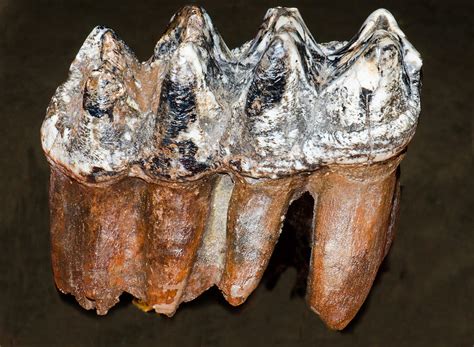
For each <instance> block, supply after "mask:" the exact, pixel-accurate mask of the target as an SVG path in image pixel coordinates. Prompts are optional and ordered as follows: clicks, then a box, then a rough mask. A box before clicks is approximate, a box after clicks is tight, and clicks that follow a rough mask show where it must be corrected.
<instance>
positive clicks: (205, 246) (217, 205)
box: [182, 175, 234, 301]
mask: <svg viewBox="0 0 474 347" xmlns="http://www.w3.org/2000/svg"><path fill="white" fill-rule="evenodd" d="M233 188H234V183H233V182H232V179H231V178H230V176H229V175H218V177H217V179H216V183H215V185H214V189H213V191H212V196H211V200H210V207H211V211H210V213H209V217H208V219H207V224H206V229H205V232H204V236H203V239H202V243H201V246H200V247H199V250H198V254H197V257H196V260H195V262H194V265H193V269H192V271H191V275H190V276H189V280H188V284H187V286H186V290H185V293H184V295H183V298H182V301H191V300H193V299H195V298H196V297H198V296H199V295H201V294H202V293H203V292H204V291H206V290H207V289H209V288H210V287H212V286H213V285H215V284H217V283H219V281H220V278H221V275H222V270H223V268H224V261H225V248H226V226H227V209H228V206H229V200H230V197H231V195H232V190H233Z"/></svg>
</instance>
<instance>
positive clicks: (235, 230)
mask: <svg viewBox="0 0 474 347" xmlns="http://www.w3.org/2000/svg"><path fill="white" fill-rule="evenodd" d="M420 68H421V59H420V57H419V54H418V52H417V51H416V50H415V49H414V48H413V47H412V46H411V45H410V43H408V41H407V40H406V39H405V35H404V34H403V33H402V32H401V31H400V29H399V28H398V26H397V24H396V22H395V20H394V19H393V17H392V15H391V14H390V13H389V12H388V11H386V10H377V11H375V12H374V13H373V14H371V15H370V16H369V18H368V19H367V20H366V22H365V23H364V25H363V26H362V28H361V29H360V31H359V33H358V34H357V35H356V36H355V37H354V38H353V39H352V40H351V41H349V42H331V43H328V44H322V45H321V44H317V43H316V42H315V41H314V39H313V38H312V36H311V34H310V33H309V31H308V29H307V28H306V25H305V24H304V22H303V20H302V18H301V16H300V14H299V12H298V10H296V9H288V8H273V9H270V10H268V12H267V14H266V16H265V19H264V23H263V24H262V26H261V28H260V30H259V32H258V34H257V36H256V38H255V39H254V40H252V41H249V42H248V43H246V44H244V45H243V46H242V47H240V48H236V49H234V50H232V51H230V50H229V49H228V48H227V46H226V45H225V44H224V42H223V41H222V39H221V38H220V36H219V34H218V33H217V31H216V29H215V28H214V27H213V25H212V23H211V21H210V19H209V16H208V15H207V13H206V12H205V11H204V10H203V9H201V8H199V7H195V6H188V7H184V8H183V9H182V10H180V11H179V12H178V13H177V14H176V15H175V16H174V17H173V18H172V20H171V23H170V25H169V27H168V29H167V30H166V32H165V33H164V34H163V36H162V37H161V39H160V40H159V41H158V43H157V45H156V47H155V51H154V55H153V56H152V58H150V60H148V61H147V62H144V63H141V64H140V63H138V61H137V59H136V58H135V57H134V55H133V53H131V51H130V49H129V48H128V47H127V46H126V45H125V44H124V43H123V42H122V41H121V40H120V39H118V38H117V37H116V35H115V33H114V32H112V31H111V30H110V29H106V28H103V27H97V28H95V29H94V30H93V32H92V33H91V34H90V35H89V37H88V38H87V39H86V42H85V43H84V44H83V46H82V48H81V49H80V51H79V53H78V55H77V56H76V59H75V60H74V62H73V64H72V66H71V69H70V76H69V79H68V81H67V82H65V83H64V84H63V85H61V86H60V87H59V88H58V90H57V92H56V94H55V95H54V97H53V99H52V101H51V104H50V106H49V108H48V113H47V116H46V118H45V121H44V123H43V127H42V129H41V136H42V140H43V142H42V144H43V149H44V151H45V153H46V156H47V158H48V160H49V162H50V164H51V166H52V174H51V190H50V195H51V198H50V199H51V209H52V214H51V229H52V259H53V271H54V273H55V278H56V284H57V286H58V288H59V289H60V290H61V291H62V292H64V293H71V294H73V295H74V296H75V297H76V299H77V300H78V302H79V303H80V304H81V305H82V306H83V307H84V308H86V309H92V308H95V309H96V310H97V313H98V314H106V313H107V311H108V310H109V309H110V308H111V307H112V306H113V305H114V304H115V303H116V302H118V301H119V296H120V295H121V294H122V292H128V293H131V294H132V295H133V296H134V297H135V299H136V304H137V306H138V307H140V308H141V309H143V310H144V311H150V310H154V311H156V312H157V313H162V314H166V315H168V316H172V315H174V313H175V312H176V310H177V308H178V306H179V304H180V303H181V302H183V301H189V300H192V299H193V298H195V297H197V296H199V295H200V294H201V293H202V292H204V291H205V290H207V289H209V288H210V287H212V286H213V285H217V286H218V287H219V289H220V290H221V291H222V293H223V295H224V297H225V298H226V300H227V301H228V302H229V303H230V304H232V305H240V304H242V303H243V302H244V301H245V300H247V298H248V296H249V295H250V294H251V293H252V292H253V291H254V290H255V288H256V287H257V286H258V284H259V283H260V280H261V278H262V276H263V272H264V271H265V269H266V268H267V265H268V263H269V261H270V258H271V255H272V253H273V250H274V247H275V245H276V243H277V241H278V238H279V236H280V233H281V229H282V225H283V221H284V219H285V215H286V212H287V210H288V207H289V205H290V203H291V202H292V201H294V200H296V199H298V198H299V197H300V196H301V195H302V194H304V193H305V192H309V193H310V194H311V195H312V197H313V198H314V200H315V204H314V218H313V219H314V220H313V224H314V226H313V228H312V229H313V235H312V244H311V247H312V252H311V261H310V266H309V278H310V279H309V282H308V293H307V299H308V303H309V305H310V307H311V308H312V309H313V310H314V311H315V312H316V313H318V314H319V315H320V317H321V318H322V319H323V321H324V322H325V323H326V324H327V325H328V326H329V327H330V328H332V329H339V330H340V329H343V328H345V326H346V325H347V324H348V323H349V322H350V321H351V320H352V318H353V317H354V316H355V314H356V313H357V311H358V310H359V309H360V307H361V306H362V304H363V302H364V300H365V298H366V297H367V295H368V292H369V290H370V288H371V286H372V283H373V281H374V279H375V275H376V273H377V271H378V268H379V266H380V264H381V262H382V260H383V258H384V256H385V255H386V254H387V252H388V248H389V245H390V243H391V239H392V235H393V232H394V227H395V224H396V214H397V213H396V211H397V209H398V205H397V202H398V200H397V194H398V193H397V191H396V189H395V182H396V173H395V172H396V169H397V167H398V164H399V162H400V160H401V158H402V154H400V153H401V152H402V151H404V149H405V148H406V145H407V144H408V142H409V141H410V140H411V138H412V136H413V134H414V131H415V127H416V123H417V119H418V113H419V111H420V99H419V91H420V83H421V82H420Z"/></svg>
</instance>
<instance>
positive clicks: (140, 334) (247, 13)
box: [0, 0, 474, 347]
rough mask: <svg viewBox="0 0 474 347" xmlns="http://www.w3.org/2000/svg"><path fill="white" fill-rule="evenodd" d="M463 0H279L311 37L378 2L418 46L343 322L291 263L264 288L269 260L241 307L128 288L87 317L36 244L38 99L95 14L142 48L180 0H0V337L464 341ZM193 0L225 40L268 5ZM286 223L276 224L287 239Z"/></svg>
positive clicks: (59, 342) (468, 254) (42, 224)
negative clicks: (368, 253) (380, 243)
mask: <svg viewBox="0 0 474 347" xmlns="http://www.w3.org/2000/svg"><path fill="white" fill-rule="evenodd" d="M469 2H470V1H466V5H463V4H462V3H460V2H455V1H446V0H445V1H439V2H435V1H417V2H406V3H403V2H401V1H394V0H391V1H384V2H377V1H368V0H364V1H347V2H343V1H337V0H329V1H323V0H319V1H301V2H298V3H294V2H287V3H283V2H280V3H279V4H284V5H287V6H297V7H299V9H300V11H301V13H302V15H303V17H304V19H305V21H306V23H307V25H308V27H309V28H310V30H311V31H312V32H313V33H314V36H315V38H316V39H317V40H318V41H320V42H325V41H330V40H348V39H350V38H351V37H352V36H353V35H354V34H355V33H356V32H357V30H358V28H359V27H360V25H361V24H362V23H363V21H364V20H365V18H366V17H367V16H368V15H369V14H370V13H371V12H372V11H373V10H375V9H377V8H378V7H382V6H383V7H385V8H387V9H389V10H390V11H392V13H393V14H394V15H395V17H396V19H397V20H398V21H399V24H400V26H401V28H402V30H403V31H404V32H405V33H406V34H407V36H408V38H409V40H410V41H411V42H412V43H413V44H414V45H415V47H416V48H417V49H418V50H419V51H420V52H421V54H422V57H423V59H424V88H423V100H422V106H423V111H422V115H421V120H420V124H419V127H418V131H417V134H416V136H415V139H414V141H413V142H412V143H411V146H410V148H409V151H408V155H407V157H406V159H405V160H404V162H403V164H402V184H403V200H402V208H401V219H400V225H399V230H398V236H397V239H396V242H395V243H394V245H393V247H392V251H391V252H390V255H389V257H388V259H387V260H386V261H385V262H384V264H383V267H382V269H381V271H380V273H379V276H378V278H377V280H376V283H375V285H374V287H373V289H372V292H371V294H370V296H369V298H368V300H367V302H366V304H365V305H364V307H363V308H362V310H361V312H360V313H359V314H358V316H357V317H356V319H355V321H354V322H353V323H351V325H350V326H349V327H348V328H347V329H346V330H345V331H344V332H342V333H340V332H332V331H329V330H328V329H326V327H325V326H324V325H323V323H322V322H321V321H320V320H319V318H318V317H317V316H316V315H315V314H313V313H312V312H311V311H310V310H309V308H308V307H307V306H305V302H304V299H303V298H302V297H301V295H293V296H292V295H291V292H292V289H293V286H294V284H295V281H296V278H297V272H296V270H295V268H293V267H289V268H288V269H287V270H286V271H285V272H284V273H283V274H282V276H281V277H280V278H279V279H278V281H277V282H276V284H275V285H274V286H273V288H271V287H272V285H271V283H270V282H271V280H272V273H267V276H266V280H265V283H266V285H265V283H262V285H261V286H260V287H259V288H258V290H257V291H256V292H255V293H254V294H253V295H252V296H251V298H250V300H249V302H247V303H246V304H245V305H244V306H243V307H241V308H231V307H230V306H228V305H227V304H226V303H225V302H224V300H223V299H222V298H221V297H220V295H219V294H218V292H217V291H216V290H213V291H211V292H209V293H208V294H206V295H204V296H203V297H201V298H199V299H198V300H196V301H194V302H193V303H190V304H185V305H183V306H182V307H181V309H180V310H179V311H178V313H177V314H176V316H175V317H173V318H171V319H169V318H163V317H159V316H157V315H154V314H144V313H142V312H140V311H138V310H137V309H136V308H135V307H134V306H133V305H132V304H131V303H130V297H128V296H124V297H123V300H122V302H121V303H120V304H119V305H118V306H117V307H115V308H114V309H112V310H111V312H110V313H109V314H108V315H107V316H105V317H97V316H95V314H94V313H91V312H87V311H85V310H83V309H81V308H80V307H79V305H77V304H76V303H75V302H74V300H73V299H72V298H70V297H66V296H64V295H60V294H58V292H57V291H56V289H55V287H54V284H53V279H52V274H51V269H50V257H49V234H48V201H47V186H48V175H49V171H48V166H47V163H46V161H45V159H44V156H43V154H42V151H41V147H40V140H39V127H40V125H41V122H42V119H43V117H44V114H45V109H46V106H47V104H48V102H49V99H50V98H51V96H52V95H53V93H54V90H55V88H56V87H57V86H58V85H59V84H60V83H62V82H63V81H64V80H65V79H66V77H67V71H68V66H69V64H70V63H71V61H72V60H73V58H74V56H75V54H76V53H77V51H78V49H79V47H80V46H81V44H82V42H83V40H84V39H85V38H86V36H87V35H88V33H89V32H90V31H91V29H92V28H93V27H94V26H95V25H98V24H104V25H106V26H109V27H112V28H114V29H115V30H116V32H117V33H118V35H119V36H120V37H121V38H122V39H124V40H125V42H127V43H128V45H129V46H130V47H131V48H132V49H133V50H134V51H135V52H136V54H137V56H138V57H139V58H140V59H142V60H145V59H148V57H149V56H150V55H151V53H152V50H153V47H154V44H155V42H156V40H157V39H158V38H159V37H160V34H161V33H162V32H163V30H164V29H165V27H166V24H167V22H168V20H169V18H170V17H171V16H172V14H173V13H174V12H175V11H177V10H178V9H179V8H180V6H181V5H183V4H184V3H181V2H180V1H158V0H154V1H147V2H144V1H143V2H142V1H130V2H129V3H125V2H120V1H108V0H106V1H105V0H104V1H83V2H79V1H70V2H61V1H30V2H28V1H15V0H0V117H1V123H0V124H1V127H0V148H1V157H0V161H1V175H2V179H1V180H0V182H1V183H0V196H1V198H0V345H1V346H2V347H4V346H36V345H44V346H130V345H157V346H173V345H181V346H265V345H268V346H325V345H332V346H400V345H405V346H425V345H426V346H472V345H473V344H474V314H473V310H474V305H473V296H474V241H473V240H474V238H473V231H474V228H473V223H472V212H473V204H472V202H473V201H472V178H471V177H469V172H472V142H471V134H472V133H471V131H472V128H471V127H472V123H471V122H472V121H471V119H472V107H471V104H470V103H469V102H472V100H468V99H467V97H468V95H469V94H470V95H471V97H472V95H473V94H472V87H471V84H472V77H473V75H472V69H470V68H469V66H468V65H472V63H473V54H472V40H473V36H472V20H471V16H472V15H473V7H472V6H471V5H467V4H468V3H469ZM200 4H201V5H203V6H204V7H205V8H206V9H207V11H208V12H209V14H210V15H211V17H212V19H213V21H214V23H215V25H216V26H217V28H218V29H219V31H220V32H221V34H222V36H223V37H224V39H225V40H226V42H227V44H228V45H229V46H230V47H235V46H237V45H240V44H242V43H243V42H244V41H246V40H249V39H251V38H252V37H253V36H254V35H255V33H256V31H257V29H258V27H259V25H260V23H261V21H262V17H263V15H264V14H265V11H266V9H267V8H269V7H272V6H275V5H276V4H275V3H273V2H271V1H261V2H250V1H247V2H246V1H224V0H222V1H202V2H200ZM286 229H291V228H288V226H287V227H286ZM290 232H291V231H286V232H284V234H283V235H284V237H285V238H286V239H287V240H290V241H291V237H292V236H291V234H290ZM285 244H287V246H286V248H285V245H284V243H283V242H280V243H279V246H278V247H279V251H278V252H279V254H280V255H283V258H284V255H285V254H287V255H288V257H291V254H292V252H291V250H292V249H293V244H292V243H291V242H287V243H285ZM293 253H294V252H293ZM290 260H291V259H290ZM272 262H273V264H274V262H275V260H272ZM273 267H274V268H275V266H273ZM276 267H277V268H278V266H276ZM270 288H271V289H270Z"/></svg>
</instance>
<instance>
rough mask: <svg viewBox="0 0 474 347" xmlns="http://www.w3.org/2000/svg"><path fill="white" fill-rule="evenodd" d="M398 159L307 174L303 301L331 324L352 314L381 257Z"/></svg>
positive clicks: (340, 326)
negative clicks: (309, 228)
mask: <svg viewBox="0 0 474 347" xmlns="http://www.w3.org/2000/svg"><path fill="white" fill-rule="evenodd" d="M399 160H400V158H399V159H397V160H392V161H391V162H388V163H384V164H376V165H372V166H370V167H369V166H366V167H359V168H355V167H353V168H344V169H340V170H338V171H333V172H330V173H327V174H326V175H324V176H322V175H321V174H316V175H314V176H313V177H311V178H310V179H309V183H308V184H309V190H310V192H311V193H312V194H313V195H314V196H316V197H317V200H316V201H317V203H316V209H315V230H314V235H313V240H314V241H313V248H312V254H311V270H310V278H309V280H308V297H307V300H308V302H309V305H310V307H311V308H312V309H313V310H314V311H315V312H316V313H318V314H319V315H320V317H321V318H322V319H323V321H324V322H325V323H326V324H327V325H328V326H329V327H330V328H332V329H338V330H340V329H343V328H344V327H345V326H346V325H347V324H348V323H349V322H350V321H351V320H352V318H353V317H354V316H355V314H356V313H357V311H358V310H359V308H360V307H361V305H362V304H363V302H364V300H365V298H366V297H367V295H368V292H369V290H370V288H371V286H372V283H373V281H374V278H375V275H376V273H377V270H378V268H379V265H380V263H381V261H382V259H383V256H384V253H385V247H386V243H387V231H388V228H389V223H390V212H391V209H392V201H393V195H394V187H395V182H396V174H395V173H394V170H395V168H396V166H397V165H398V163H399Z"/></svg>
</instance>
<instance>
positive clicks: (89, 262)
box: [50, 168, 145, 314]
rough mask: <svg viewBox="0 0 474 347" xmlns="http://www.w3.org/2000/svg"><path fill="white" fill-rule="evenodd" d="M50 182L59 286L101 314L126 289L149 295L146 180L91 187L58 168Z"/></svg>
mask: <svg viewBox="0 0 474 347" xmlns="http://www.w3.org/2000/svg"><path fill="white" fill-rule="evenodd" d="M50 183H51V185H50V206H51V247H52V252H51V256H52V267H53V272H54V278H55V282H56V285H57V287H58V288H59V290H61V291H62V292H64V293H71V294H73V295H74V296H75V297H76V299H77V300H78V301H79V303H80V304H81V305H82V306H83V307H84V308H86V309H93V308H96V309H97V313H98V314H106V313H107V311H108V310H109V309H110V308H111V307H112V306H113V305H114V304H115V303H117V302H118V301H119V296H120V294H122V292H123V291H127V292H129V293H131V294H132V295H134V296H135V297H143V290H142V288H143V283H142V280H141V278H140V275H139V274H140V269H141V266H142V265H141V264H142V262H143V261H142V253H141V248H142V244H143V235H144V229H145V225H144V223H143V221H142V220H143V218H142V213H143V211H142V204H140V200H141V199H142V197H143V194H144V191H145V183H144V182H143V181H142V180H139V179H136V178H130V179H125V180H122V181H120V182H118V183H113V184H112V186H111V187H91V186H86V185H83V184H80V183H78V182H77V181H74V180H72V179H70V178H68V177H67V176H66V175H64V174H63V173H62V172H60V171H59V170H57V169H54V168H53V169H52V170H51V182H50Z"/></svg>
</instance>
